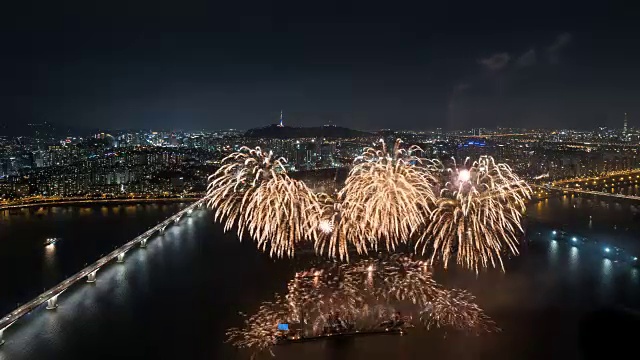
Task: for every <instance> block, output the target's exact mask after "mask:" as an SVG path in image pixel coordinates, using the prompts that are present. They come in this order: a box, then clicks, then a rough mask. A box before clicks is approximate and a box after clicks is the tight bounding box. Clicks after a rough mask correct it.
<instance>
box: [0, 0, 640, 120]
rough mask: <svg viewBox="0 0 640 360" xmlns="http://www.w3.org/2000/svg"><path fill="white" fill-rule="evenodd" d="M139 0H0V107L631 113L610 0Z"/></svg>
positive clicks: (627, 59)
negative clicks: (523, 0) (6, 6)
mask: <svg viewBox="0 0 640 360" xmlns="http://www.w3.org/2000/svg"><path fill="white" fill-rule="evenodd" d="M147 5H149V4H146V3H144V2H137V3H136V4H135V5H131V6H128V7H127V10H126V11H121V10H122V9H121V8H119V7H118V6H113V7H111V8H106V9H93V8H91V7H87V6H86V5H82V4H81V3H80V2H77V3H75V2H68V3H67V4H66V6H64V7H56V6H52V7H51V8H47V6H46V5H44V6H43V7H37V8H31V9H22V8H21V6H22V5H20V4H12V5H11V6H12V7H14V10H15V12H16V13H20V14H23V15H24V16H20V17H16V18H15V19H10V20H9V21H6V22H3V24H2V28H1V29H2V31H1V32H0V36H1V37H2V39H3V40H5V41H4V43H5V44H6V46H7V47H6V54H8V56H5V57H3V58H2V59H0V65H1V66H0V68H1V69H2V70H0V71H2V76H3V79H4V81H3V83H2V84H1V85H0V91H1V93H2V94H3V95H4V96H2V97H0V99H1V100H0V105H1V106H2V107H3V109H4V110H5V111H4V114H3V116H2V117H0V123H2V124H4V125H5V126H9V127H10V126H13V125H15V124H27V123H34V122H36V123H38V122H43V121H50V122H54V123H56V124H60V125H63V126H80V125H82V126H87V127H92V128H96V127H100V128H167V129H172V128H177V127H180V128H184V129H201V128H205V129H216V128H217V129H223V128H240V129H248V128H254V127H260V126H264V125H267V124H270V123H275V122H276V121H277V117H278V112H279V111H280V109H285V112H286V113H287V114H288V115H287V124H288V125H289V126H320V125H323V124H326V123H328V122H329V121H330V122H332V123H333V124H336V125H339V126H345V127H350V128H361V129H379V128H394V129H414V130H420V129H433V128H443V129H446V130H453V129H463V128H482V127H486V128H495V127H497V126H502V127H519V128H523V127H524V128H530V127H533V126H536V127H543V128H548V127H552V126H553V127H560V128H596V127H598V126H607V127H610V128H619V127H621V124H622V116H623V114H624V113H625V112H627V113H629V114H630V117H629V126H631V127H633V125H634V124H635V123H636V122H635V121H634V115H633V114H638V113H640V105H638V103H637V101H636V100H635V99H637V96H638V90H637V86H636V85H635V84H637V83H639V82H640V71H638V69H637V68H636V67H635V64H636V63H637V62H638V59H640V50H638V49H637V47H635V46H633V44H634V39H635V38H637V35H638V34H639V33H640V28H639V27H638V26H637V22H636V21H634V19H633V18H632V14H631V13H629V12H627V11H626V10H625V9H624V8H617V7H616V6H615V5H607V6H604V7H599V8H590V7H588V6H583V7H579V8H575V7H573V6H570V5H563V4H554V5H553V7H546V6H544V5H538V6H537V7H536V8H534V9H527V11H526V12H525V13H523V12H520V11H515V10H517V9H515V8H513V6H514V5H503V4H493V5H489V4H482V5H477V4H473V3H468V4H464V5H463V6H456V7H455V8H452V7H450V6H448V5H433V4H422V5H414V6H408V7H403V6H399V5H389V4H388V3H381V2H367V3H362V4H358V3H348V4H345V3H342V2H324V3H323V4H322V6H319V7H311V5H309V4H299V3H287V2H283V3H278V4H274V5H273V6H265V5H264V4H250V5H249V4H247V5H242V8H240V7H238V6H236V5H233V4H224V5H216V7H213V6H212V5H207V4H201V3H193V4H189V5H191V6H189V5H188V4H186V3H185V4H181V6H178V7H175V6H174V5H173V4H170V3H168V2H154V3H153V6H152V7H153V9H154V11H152V12H149V11H147V9H148V8H149V6H147ZM59 20H62V21H59ZM636 126H637V125H636Z"/></svg>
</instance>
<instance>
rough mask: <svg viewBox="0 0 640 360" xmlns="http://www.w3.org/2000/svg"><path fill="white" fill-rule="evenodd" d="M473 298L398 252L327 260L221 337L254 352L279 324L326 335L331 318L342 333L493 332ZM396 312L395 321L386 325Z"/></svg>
mask: <svg viewBox="0 0 640 360" xmlns="http://www.w3.org/2000/svg"><path fill="white" fill-rule="evenodd" d="M473 301H474V298H473V296H471V295H470V294H469V293H467V292H465V291H461V290H455V289H454V290H447V289H444V288H443V287H441V286H440V285H438V284H437V283H436V282H435V281H434V280H433V278H432V276H431V273H430V272H429V271H428V270H427V268H426V266H425V262H423V261H416V260H412V259H411V258H410V257H407V256H404V255H392V256H390V257H388V258H385V259H375V260H370V259H368V260H360V261H357V262H355V263H353V264H333V263H329V264H325V265H323V266H321V267H319V268H312V269H309V270H307V271H302V272H298V273H297V274H296V275H295V277H294V279H292V280H291V281H289V284H288V290H287V294H286V296H285V297H281V296H278V295H276V297H275V300H274V301H272V302H265V303H263V304H262V305H261V306H260V308H259V310H258V312H257V313H256V314H254V315H252V316H251V317H249V318H248V320H247V321H246V322H245V326H244V327H242V328H233V329H230V330H229V331H228V332H227V336H228V340H229V342H231V343H232V344H234V345H235V346H237V347H242V348H250V349H251V350H252V351H254V353H259V352H261V351H265V350H269V351H270V349H271V347H272V346H274V345H276V344H277V342H278V335H279V334H278V330H277V325H278V324H279V323H291V324H296V323H297V324H300V326H301V329H300V332H299V333H297V334H295V335H294V336H293V337H294V338H295V337H300V336H303V337H313V336H320V335H323V334H326V331H327V328H328V327H331V326H333V325H332V324H335V321H336V319H337V318H339V319H340V321H341V323H343V324H346V325H345V327H344V329H348V330H346V331H360V332H362V331H375V330H384V328H385V327H387V328H388V327H389V326H393V327H396V326H400V327H403V328H404V327H416V326H421V327H424V328H426V329H429V328H431V327H447V328H451V329H455V330H461V331H466V332H469V333H471V334H481V333H486V332H491V331H498V330H499V329H498V328H497V327H496V326H495V324H494V323H493V322H492V321H491V319H490V318H489V317H488V316H487V315H486V314H485V313H484V311H483V310H482V309H481V308H480V307H478V305H476V304H475V303H474V302H473ZM399 312H401V313H402V317H401V318H398V320H399V321H401V323H396V324H397V325H389V320H390V319H392V318H393V317H394V316H397V315H398V314H399ZM332 321H333V322H332Z"/></svg>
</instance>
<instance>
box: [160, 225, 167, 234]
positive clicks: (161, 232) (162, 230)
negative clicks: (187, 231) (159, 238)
mask: <svg viewBox="0 0 640 360" xmlns="http://www.w3.org/2000/svg"><path fill="white" fill-rule="evenodd" d="M166 228H167V227H166V226H165V227H162V228H160V235H164V229H166Z"/></svg>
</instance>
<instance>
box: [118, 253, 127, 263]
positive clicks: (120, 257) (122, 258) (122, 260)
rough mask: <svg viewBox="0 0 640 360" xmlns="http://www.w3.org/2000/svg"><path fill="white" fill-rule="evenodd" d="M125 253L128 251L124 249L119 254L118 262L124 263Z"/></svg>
mask: <svg viewBox="0 0 640 360" xmlns="http://www.w3.org/2000/svg"><path fill="white" fill-rule="evenodd" d="M125 253H126V251H123V252H121V253H120V254H118V259H117V260H116V262H117V263H123V262H124V254H125Z"/></svg>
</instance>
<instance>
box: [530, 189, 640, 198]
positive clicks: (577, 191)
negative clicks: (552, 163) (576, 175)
mask: <svg viewBox="0 0 640 360" xmlns="http://www.w3.org/2000/svg"><path fill="white" fill-rule="evenodd" d="M534 186H537V187H538V188H542V189H547V190H555V191H563V192H564V191H567V192H573V193H579V194H589V195H595V196H609V197H614V198H618V199H626V200H640V196H635V195H623V194H613V193H612V194H610V193H606V192H602V191H591V190H582V189H575V188H568V187H557V186H541V185H534Z"/></svg>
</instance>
